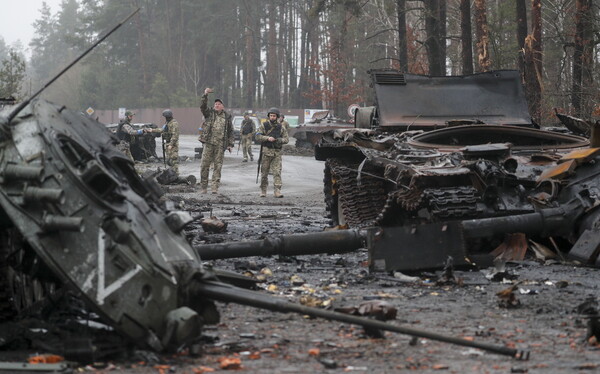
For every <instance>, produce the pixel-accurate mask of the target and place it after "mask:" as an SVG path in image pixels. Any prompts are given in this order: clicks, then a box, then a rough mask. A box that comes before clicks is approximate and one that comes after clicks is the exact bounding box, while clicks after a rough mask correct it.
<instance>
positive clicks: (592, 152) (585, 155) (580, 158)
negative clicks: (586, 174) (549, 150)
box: [559, 148, 600, 164]
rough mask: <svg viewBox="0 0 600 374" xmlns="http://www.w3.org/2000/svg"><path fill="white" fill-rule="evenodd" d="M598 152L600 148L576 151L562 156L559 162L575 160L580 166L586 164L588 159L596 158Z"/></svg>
mask: <svg viewBox="0 0 600 374" xmlns="http://www.w3.org/2000/svg"><path fill="white" fill-rule="evenodd" d="M599 152H600V148H584V149H576V150H574V151H571V152H569V153H567V154H566V155H564V156H562V157H561V158H560V161H559V162H565V161H569V160H575V161H577V163H578V164H581V163H584V162H587V161H588V160H589V159H591V158H592V157H594V156H596V155H597V154H598V153H599Z"/></svg>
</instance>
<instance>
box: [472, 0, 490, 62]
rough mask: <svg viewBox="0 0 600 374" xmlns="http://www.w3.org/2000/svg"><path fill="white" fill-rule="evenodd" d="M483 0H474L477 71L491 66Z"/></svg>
mask: <svg viewBox="0 0 600 374" xmlns="http://www.w3.org/2000/svg"><path fill="white" fill-rule="evenodd" d="M488 30H489V29H488V23H487V11H486V7H485V0H475V35H476V37H477V43H476V45H477V71H478V72H484V71H489V70H490V67H491V66H492V61H491V59H490V53H489V44H490V38H489V31H488Z"/></svg>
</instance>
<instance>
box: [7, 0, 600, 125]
mask: <svg viewBox="0 0 600 374" xmlns="http://www.w3.org/2000/svg"><path fill="white" fill-rule="evenodd" d="M137 8H140V11H139V12H138V14H137V15H136V16H135V17H134V18H132V20H130V21H129V22H128V23H127V24H125V25H124V26H123V27H122V28H121V29H120V30H118V31H117V32H116V33H115V34H113V35H112V36H111V37H110V38H108V39H107V40H106V41H105V42H104V43H103V44H101V45H100V46H99V47H98V48H97V49H96V50H95V51H94V52H93V53H91V54H90V55H89V56H87V57H86V58H85V59H84V60H83V61H82V63H80V64H78V65H76V66H75V67H74V68H73V69H71V71H69V72H68V74H67V75H66V76H64V77H63V78H61V79H60V80H58V81H57V82H56V83H54V84H53V85H52V86H51V87H50V88H49V89H48V90H47V91H46V92H45V93H44V95H43V96H44V97H45V98H46V99H48V100H51V101H54V102H59V103H61V104H65V105H67V106H69V107H71V108H73V109H78V110H83V109H85V108H87V107H93V108H95V109H115V108H119V107H128V108H151V107H160V108H165V107H195V106H198V105H199V96H200V95H201V94H202V92H203V90H204V88H205V87H214V89H215V91H216V92H217V95H218V96H219V97H222V98H223V99H224V100H225V102H226V105H227V106H228V107H241V108H255V107H269V106H279V107H281V108H309V107H310V108H331V109H334V110H335V112H336V113H338V114H340V115H343V114H345V111H346V107H347V106H348V105H349V104H351V103H359V104H362V105H369V104H371V103H372V102H373V97H372V92H371V89H370V88H369V76H368V74H367V71H368V70H369V69H373V68H393V69H398V70H401V71H404V72H409V73H416V74H430V75H461V74H470V73H473V72H483V71H489V70H496V69H519V70H520V71H521V73H522V77H523V84H524V86H525V89H526V95H527V98H528V101H529V105H530V112H531V114H532V117H533V118H534V120H536V121H538V122H539V123H541V124H550V123H553V122H555V120H554V119H553V112H554V110H555V108H557V109H558V110H559V111H561V112H564V113H569V114H572V115H575V116H579V117H583V118H591V117H593V116H597V115H600V109H599V107H598V104H597V103H598V99H599V98H600V89H599V87H600V84H599V83H598V82H599V81H600V77H599V74H600V72H599V58H598V57H599V55H598V52H599V51H598V48H597V45H598V43H599V41H600V32H599V30H598V20H599V19H600V17H599V15H600V7H599V4H598V2H597V1H594V0H544V1H542V0H487V1H486V0H447V1H444V0H425V1H423V0H420V1H410V0H202V1H198V0H104V1H99V0H63V1H62V4H61V6H60V10H59V11H58V12H56V13H52V12H51V11H50V8H49V7H48V6H47V4H46V3H43V5H42V6H41V7H40V11H39V16H38V18H37V21H36V22H35V24H34V26H35V31H36V35H35V37H34V39H33V40H32V41H31V43H30V45H29V47H30V48H31V58H30V59H26V58H25V53H24V50H23V47H22V46H19V45H16V46H7V45H6V43H4V41H3V40H2V39H1V38H0V61H1V65H0V96H7V95H10V94H12V95H15V96H17V97H18V98H19V97H20V98H23V97H26V96H27V95H28V94H29V93H30V92H32V91H35V90H36V89H37V88H39V87H41V86H42V85H43V84H44V83H45V82H47V80H48V79H50V77H52V75H53V74H55V73H56V72H58V71H59V70H60V69H62V68H63V67H64V66H66V65H67V64H68V63H69V62H70V61H71V60H73V59H74V58H75V57H76V56H77V55H78V54H79V53H81V52H82V51H84V50H85V49H86V48H87V47H88V46H89V45H91V44H92V43H93V42H94V41H95V40H96V39H97V38H98V37H99V36H102V34H103V33H105V32H106V31H107V30H109V29H111V28H112V27H114V26H115V25H116V24H117V23H118V22H120V21H121V20H122V19H123V18H125V17H126V16H127V15H128V14H130V13H131V12H132V11H133V10H135V9H137Z"/></svg>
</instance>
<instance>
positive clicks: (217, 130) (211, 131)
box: [200, 94, 234, 192]
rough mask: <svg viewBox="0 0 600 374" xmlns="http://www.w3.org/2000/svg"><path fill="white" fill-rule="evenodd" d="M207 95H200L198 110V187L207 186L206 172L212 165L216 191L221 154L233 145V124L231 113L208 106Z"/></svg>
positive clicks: (203, 187)
mask: <svg viewBox="0 0 600 374" xmlns="http://www.w3.org/2000/svg"><path fill="white" fill-rule="evenodd" d="M207 101H208V95H207V94H204V95H202V99H201V100H200V110H201V111H202V114H203V115H204V120H205V122H204V125H203V129H202V134H201V135H200V141H201V142H202V143H204V149H203V150H202V161H201V162H200V188H202V190H206V189H207V188H208V174H209V170H210V166H211V165H213V174H212V190H213V192H216V191H217V190H218V188H219V184H220V183H221V168H222V167H223V155H224V153H225V149H227V147H232V148H233V146H234V139H233V124H232V123H231V114H229V113H227V112H226V111H224V110H223V111H221V113H218V112H217V111H216V110H214V109H213V108H209V107H208V104H207Z"/></svg>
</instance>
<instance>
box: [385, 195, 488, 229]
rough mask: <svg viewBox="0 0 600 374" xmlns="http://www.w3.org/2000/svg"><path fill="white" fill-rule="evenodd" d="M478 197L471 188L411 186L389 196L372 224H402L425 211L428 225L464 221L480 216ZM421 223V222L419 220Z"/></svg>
mask: <svg viewBox="0 0 600 374" xmlns="http://www.w3.org/2000/svg"><path fill="white" fill-rule="evenodd" d="M480 201H481V196H480V195H479V193H478V191H477V190H476V189H475V188H474V187H471V186H458V187H444V188H427V189H425V190H420V189H419V188H418V187H416V186H411V188H409V189H408V190H405V191H395V192H393V193H390V194H389V196H388V199H387V200H386V202H385V206H384V207H383V210H382V211H381V214H379V216H378V217H377V220H376V224H378V225H382V224H388V223H389V224H406V223H408V222H407V221H410V220H411V218H414V219H415V220H416V219H417V217H416V214H417V211H419V210H420V209H423V208H425V209H426V210H427V212H428V214H429V217H428V218H427V219H426V220H427V221H428V222H435V221H443V220H453V219H465V218H468V217H474V216H477V215H478V214H481V211H480V210H479V208H478V203H479V202H480ZM419 220H421V219H419Z"/></svg>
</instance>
